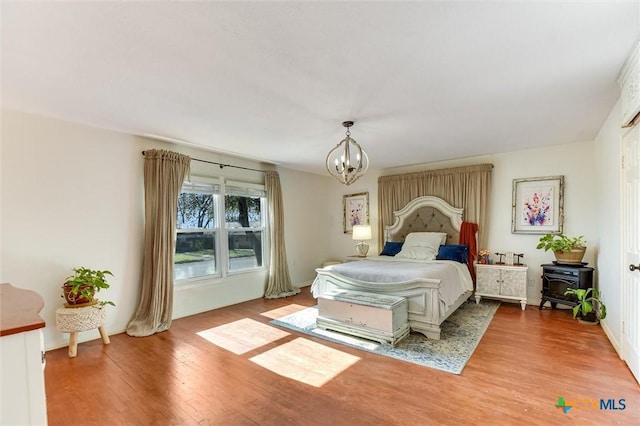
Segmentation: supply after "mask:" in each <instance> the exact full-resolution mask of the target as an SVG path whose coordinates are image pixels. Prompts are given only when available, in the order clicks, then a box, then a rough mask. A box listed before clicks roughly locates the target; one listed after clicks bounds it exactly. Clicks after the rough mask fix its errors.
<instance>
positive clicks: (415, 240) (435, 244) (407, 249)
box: [395, 232, 447, 260]
mask: <svg viewBox="0 0 640 426" xmlns="http://www.w3.org/2000/svg"><path fill="white" fill-rule="evenodd" d="M446 239H447V234H446V233H445V232H412V233H410V234H409V235H407V237H406V238H405V239H404V244H403V245H402V250H400V253H398V254H396V256H395V257H398V258H404V259H417V260H433V259H435V258H436V255H437V254H438V249H440V245H441V244H444V242H445V241H446Z"/></svg>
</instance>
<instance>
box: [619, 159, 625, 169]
mask: <svg viewBox="0 0 640 426" xmlns="http://www.w3.org/2000/svg"><path fill="white" fill-rule="evenodd" d="M620 169H622V170H624V155H623V156H621V157H620Z"/></svg>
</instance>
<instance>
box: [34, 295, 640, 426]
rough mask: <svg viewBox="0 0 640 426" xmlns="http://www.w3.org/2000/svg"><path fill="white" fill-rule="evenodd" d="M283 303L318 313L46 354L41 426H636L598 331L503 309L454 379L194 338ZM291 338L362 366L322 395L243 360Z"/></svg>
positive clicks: (225, 311)
mask: <svg viewBox="0 0 640 426" xmlns="http://www.w3.org/2000/svg"><path fill="white" fill-rule="evenodd" d="M292 304H296V305H300V306H312V305H314V304H315V300H314V299H313V298H312V297H311V296H310V294H309V292H308V289H303V292H302V293H301V294H299V295H297V296H294V297H290V298H285V299H270V300H267V299H258V300H253V301H249V302H245V303H242V304H239V305H235V306H230V307H226V308H222V309H217V310H214V311H210V312H206V313H203V314H199V315H194V316H191V317H187V318H182V319H179V320H176V321H174V322H173V325H172V327H171V329H170V330H169V331H166V332H163V333H159V334H157V335H154V336H150V337H144V338H133V337H129V336H127V335H126V334H118V335H114V336H111V344H110V345H108V346H103V345H102V342H101V340H100V339H97V340H94V341H91V342H85V343H81V344H80V345H79V346H78V356H77V357H76V358H68V356H67V350H66V348H61V349H57V350H54V351H50V352H48V353H47V365H46V368H45V384H46V393H47V411H48V417H49V424H51V425H79V424H83V425H84V424H94V425H146V424H162V425H165V424H176V425H281V424H294V425H361V424H362V425H371V424H384V425H391V424H398V425H424V424H442V425H461V424H474V425H475V424H527V425H529V424H545V425H547V424H550V425H553V424H566V423H568V422H571V423H579V424H584V425H590V424H594V425H596V424H597V425H607V424H623V425H626V424H629V425H631V424H640V387H639V386H638V384H637V382H636V381H635V379H634V378H633V376H632V375H631V373H630V372H629V370H628V369H627V367H626V364H625V363H624V362H623V361H621V360H620V359H619V358H618V356H617V354H616V353H615V351H614V349H613V347H612V346H611V344H610V342H609V341H608V340H607V338H606V336H605V335H604V333H603V331H602V328H601V327H593V326H585V325H581V324H579V323H578V322H577V321H575V320H573V319H572V318H571V315H570V313H569V312H568V311H567V310H550V309H548V310H542V311H540V310H538V309H537V308H535V307H531V306H529V307H527V309H526V310H525V311H522V310H521V309H520V306H519V305H517V304H508V303H503V304H502V305H501V306H500V308H499V309H498V311H497V312H496V315H495V317H494V319H493V321H492V322H491V324H490V325H489V328H488V329H487V332H486V333H485V335H484V337H483V338H482V340H481V341H480V344H479V345H478V347H477V348H476V350H475V352H474V354H473V356H472V357H471V359H470V361H469V363H468V364H467V365H466V367H465V369H464V370H463V372H462V374H461V375H454V374H449V373H445V372H441V371H437V370H433V369H429V368H426V367H421V366H418V365H414V364H410V363H406V362H403V361H400V360H395V359H390V358H386V357H382V356H379V355H375V354H371V353H367V352H362V351H358V350H357V349H353V348H348V347H344V346H341V345H338V344H335V343H330V342H326V341H324V340H321V339H318V338H311V337H309V336H306V335H303V334H300V333H295V332H292V331H290V330H286V331H287V335H286V336H285V337H283V338H281V339H279V340H277V341H275V342H270V343H265V344H264V345H263V346H261V347H258V348H253V349H250V350H249V351H248V352H246V353H242V354H235V353H233V352H230V351H228V350H226V349H224V348H222V347H219V346H217V345H215V344H213V343H211V342H209V341H207V340H206V339H204V338H203V337H201V336H199V335H198V334H197V333H198V332H200V331H203V330H208V329H211V328H215V327H218V326H222V325H227V324H230V323H233V322H235V321H239V320H246V319H251V320H253V321H257V322H260V323H262V324H269V321H270V319H271V318H269V317H268V316H266V315H261V314H262V313H266V312H268V311H271V310H274V309H278V308H281V309H282V310H283V312H287V310H289V309H299V307H291V306H290V305H292ZM245 323H246V324H249V323H251V321H245V322H243V323H241V324H245ZM260 327H262V326H260ZM299 338H303V339H307V340H308V341H309V342H314V344H321V345H324V346H325V347H329V348H333V349H335V350H338V351H341V353H345V354H349V355H350V356H355V357H358V358H359V360H358V361H357V362H356V363H355V364H353V365H352V366H351V367H349V368H347V369H346V370H344V371H342V372H340V373H338V374H336V375H335V376H334V377H332V378H331V380H329V381H328V382H327V383H325V384H324V385H322V386H320V387H316V386H312V385H308V384H305V383H303V382H301V381H298V380H295V379H291V378H287V377H284V376H280V375H277V374H275V373H273V372H272V371H269V370H268V369H265V368H264V367H261V366H260V365H258V364H257V363H256V362H254V361H252V358H253V357H255V356H258V355H261V354H265V353H269V352H268V351H269V350H271V349H275V348H282V347H285V346H283V345H284V344H285V343H289V342H292V341H294V340H295V339H299ZM310 347H313V345H311V346H310ZM298 355H300V354H293V356H298ZM559 396H563V397H564V398H565V399H566V400H568V401H576V402H577V405H576V406H575V408H574V409H571V410H569V412H568V413H567V414H564V413H563V412H562V410H560V409H558V408H556V407H554V404H555V403H556V402H557V399H558V397H559ZM601 398H602V399H605V400H608V399H613V400H615V401H616V402H618V401H619V400H620V399H624V400H625V404H626V409H625V410H600V409H588V408H589V407H588V405H586V403H588V402H589V401H590V400H597V401H599V400H600V399H601ZM616 407H618V408H619V405H616Z"/></svg>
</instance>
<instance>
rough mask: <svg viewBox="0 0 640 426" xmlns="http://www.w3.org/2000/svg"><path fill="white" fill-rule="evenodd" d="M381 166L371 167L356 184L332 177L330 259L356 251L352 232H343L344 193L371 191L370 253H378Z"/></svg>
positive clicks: (329, 199)
mask: <svg viewBox="0 0 640 426" xmlns="http://www.w3.org/2000/svg"><path fill="white" fill-rule="evenodd" d="M378 175H379V171H378V170H375V169H374V170H372V169H369V171H368V172H367V174H365V175H364V176H362V177H361V178H359V179H358V180H357V181H355V182H354V183H353V184H351V185H349V186H344V185H342V184H341V183H340V182H338V181H337V180H335V179H334V178H330V179H331V180H330V184H329V194H328V197H327V200H328V201H327V207H328V209H329V213H328V216H329V227H328V232H327V233H326V236H327V237H329V240H330V244H331V245H330V250H331V255H330V256H328V257H327V258H326V259H325V260H328V259H338V260H339V259H343V258H345V257H346V256H354V255H356V254H357V253H356V248H355V247H356V244H357V243H358V242H357V241H353V240H352V239H351V234H350V233H348V234H345V233H344V196H345V195H349V194H359V193H362V192H368V193H369V224H370V225H371V234H372V235H371V237H372V238H371V241H367V243H368V244H369V253H368V255H376V254H378V253H379V252H380V250H379V249H378V228H377V226H378Z"/></svg>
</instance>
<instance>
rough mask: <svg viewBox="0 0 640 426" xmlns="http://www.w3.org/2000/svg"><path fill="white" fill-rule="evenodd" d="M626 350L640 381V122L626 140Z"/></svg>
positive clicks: (624, 348) (626, 356) (631, 367)
mask: <svg viewBox="0 0 640 426" xmlns="http://www.w3.org/2000/svg"><path fill="white" fill-rule="evenodd" d="M622 142H623V155H624V158H623V161H624V163H623V164H624V167H623V170H624V171H623V173H624V175H623V179H624V180H623V185H624V190H623V194H622V198H623V204H624V206H623V214H624V216H623V223H622V234H623V236H622V241H623V244H624V246H623V272H622V296H623V299H622V300H623V302H622V303H623V311H624V314H623V321H624V323H623V332H622V354H623V356H624V359H625V361H626V362H627V364H628V365H629V368H630V369H631V371H632V372H633V375H634V376H635V377H636V380H638V382H640V124H638V125H636V126H634V128H633V129H632V130H631V131H630V132H629V133H628V134H627V135H626V136H624V138H623V140H622Z"/></svg>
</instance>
